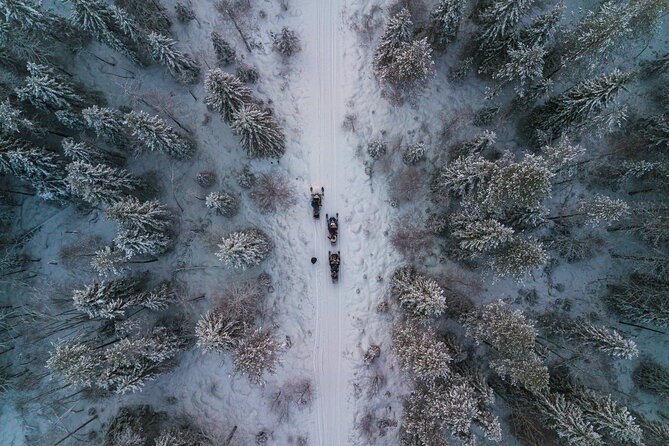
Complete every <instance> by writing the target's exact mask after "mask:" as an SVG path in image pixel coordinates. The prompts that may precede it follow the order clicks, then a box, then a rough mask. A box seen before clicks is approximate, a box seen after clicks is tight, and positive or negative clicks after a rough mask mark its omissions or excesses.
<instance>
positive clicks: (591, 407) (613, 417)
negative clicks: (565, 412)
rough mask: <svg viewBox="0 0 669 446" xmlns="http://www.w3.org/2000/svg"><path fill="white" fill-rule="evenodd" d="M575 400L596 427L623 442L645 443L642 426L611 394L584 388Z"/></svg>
mask: <svg viewBox="0 0 669 446" xmlns="http://www.w3.org/2000/svg"><path fill="white" fill-rule="evenodd" d="M573 402H574V403H575V404H577V405H578V407H579V408H580V409H581V410H582V411H583V415H584V416H585V418H586V419H588V420H589V421H590V422H591V423H592V424H593V425H594V426H595V427H596V428H598V429H599V430H601V431H604V432H606V434H607V436H610V437H612V438H614V439H616V440H618V441H620V442H622V443H623V444H634V445H643V442H642V431H641V427H640V426H639V424H638V423H637V420H636V419H635V417H634V416H632V414H631V413H630V411H629V410H628V409H627V407H625V406H623V405H621V404H618V403H617V402H616V401H614V400H613V398H611V395H600V394H598V393H596V392H594V391H592V390H589V389H583V390H582V391H579V392H577V393H576V395H575V398H573Z"/></svg>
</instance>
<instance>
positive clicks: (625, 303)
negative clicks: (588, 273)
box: [604, 273, 669, 328]
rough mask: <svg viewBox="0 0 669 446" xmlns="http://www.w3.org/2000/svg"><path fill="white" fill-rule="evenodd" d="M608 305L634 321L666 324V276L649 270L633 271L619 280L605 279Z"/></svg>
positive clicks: (668, 288) (668, 305)
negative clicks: (610, 281) (651, 272)
mask: <svg viewBox="0 0 669 446" xmlns="http://www.w3.org/2000/svg"><path fill="white" fill-rule="evenodd" d="M607 288H608V293H606V294H605V295H604V301H605V302H606V304H607V306H608V307H609V308H610V309H611V310H613V311H615V312H616V313H618V314H620V315H622V316H625V317H626V318H629V319H631V320H633V321H637V322H642V323H647V324H652V325H657V326H659V327H666V328H669V302H668V301H667V299H665V298H664V296H666V294H667V293H669V286H667V284H666V280H663V279H662V278H658V277H654V275H652V274H649V273H634V274H632V275H631V276H630V277H629V278H627V279H625V280H622V281H620V282H617V283H616V282H614V283H608V284H607Z"/></svg>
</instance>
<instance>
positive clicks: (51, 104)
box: [15, 62, 86, 111]
mask: <svg viewBox="0 0 669 446" xmlns="http://www.w3.org/2000/svg"><path fill="white" fill-rule="evenodd" d="M27 69H28V76H26V78H25V80H24V84H23V86H22V87H18V88H16V90H15V91H16V95H17V97H18V98H19V99H20V100H22V101H25V102H29V103H30V104H32V105H33V106H35V107H37V108H39V109H41V110H45V111H56V110H64V109H71V108H75V107H82V106H85V105H86V100H85V99H84V97H83V95H82V94H81V93H80V92H79V91H77V87H75V86H74V85H73V84H72V83H70V82H69V81H67V80H65V79H64V78H63V77H61V76H60V75H57V74H56V72H55V71H54V69H53V68H51V67H48V66H46V65H40V64H35V63H32V62H28V65H27Z"/></svg>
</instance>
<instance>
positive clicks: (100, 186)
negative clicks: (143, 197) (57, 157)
mask: <svg viewBox="0 0 669 446" xmlns="http://www.w3.org/2000/svg"><path fill="white" fill-rule="evenodd" d="M66 170H67V178H66V180H67V184H68V187H69V190H70V192H71V193H72V195H74V196H76V197H79V198H81V199H82V200H84V201H85V202H87V203H90V204H93V205H98V204H113V203H116V202H118V201H120V200H122V199H123V198H124V197H126V196H127V195H128V194H130V193H132V192H133V191H135V190H136V189H137V188H138V187H139V186H140V184H141V182H140V180H138V179H137V178H135V177H134V176H132V175H131V174H130V173H129V172H128V171H126V170H124V169H118V168H115V167H110V166H106V165H104V164H96V165H93V164H88V163H84V162H81V161H75V162H73V163H70V164H68V165H67V167H66Z"/></svg>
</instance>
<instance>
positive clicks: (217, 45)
mask: <svg viewBox="0 0 669 446" xmlns="http://www.w3.org/2000/svg"><path fill="white" fill-rule="evenodd" d="M211 42H212V43H213V44H214V52H215V53H216V58H217V59H218V61H219V62H220V63H221V64H223V65H230V64H232V63H234V62H235V58H236V56H237V53H236V52H235V49H234V48H232V46H231V45H230V44H229V43H228V41H227V40H225V39H224V38H223V36H222V35H221V33H219V32H218V31H212V32H211Z"/></svg>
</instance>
